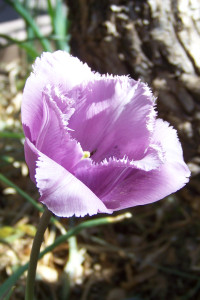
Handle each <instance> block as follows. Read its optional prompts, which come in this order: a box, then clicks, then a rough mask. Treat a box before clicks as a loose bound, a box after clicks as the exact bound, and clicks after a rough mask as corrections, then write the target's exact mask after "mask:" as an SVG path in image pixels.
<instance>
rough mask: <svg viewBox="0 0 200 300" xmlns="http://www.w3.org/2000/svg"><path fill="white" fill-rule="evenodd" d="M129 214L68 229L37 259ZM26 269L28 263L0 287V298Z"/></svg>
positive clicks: (101, 219)
mask: <svg viewBox="0 0 200 300" xmlns="http://www.w3.org/2000/svg"><path fill="white" fill-rule="evenodd" d="M130 217H131V214H130V213H125V214H122V215H119V216H116V217H105V218H97V219H93V220H89V221H85V222H82V223H81V224H79V225H77V226H76V227H74V228H72V229H70V230H69V231H68V232H67V233H66V234H64V235H61V236H59V237H58V238H57V239H56V240H55V242H54V243H53V244H51V245H50V246H48V247H46V248H45V249H44V250H43V251H42V252H40V255H39V259H41V258H42V257H43V256H44V255H45V254H47V253H48V252H51V251H53V250H54V249H55V248H56V247H57V246H59V245H60V244H62V243H64V242H66V241H67V240H68V239H69V238H70V237H72V236H75V235H77V234H78V233H79V232H80V231H81V230H83V229H86V228H90V227H94V226H102V225H107V224H111V223H115V222H120V221H122V220H124V219H126V218H130ZM27 269H28V263H27V264H25V265H23V266H22V267H20V268H19V269H18V270H17V271H16V272H15V273H14V274H13V275H11V276H10V277H9V278H8V279H7V280H6V281H5V282H4V283H3V284H2V285H1V286H0V297H3V296H5V294H6V293H7V291H8V290H10V288H11V287H12V286H13V285H14V284H15V283H16V281H17V280H18V279H19V278H20V277H21V276H22V275H23V273H24V272H25V271H26V270H27Z"/></svg>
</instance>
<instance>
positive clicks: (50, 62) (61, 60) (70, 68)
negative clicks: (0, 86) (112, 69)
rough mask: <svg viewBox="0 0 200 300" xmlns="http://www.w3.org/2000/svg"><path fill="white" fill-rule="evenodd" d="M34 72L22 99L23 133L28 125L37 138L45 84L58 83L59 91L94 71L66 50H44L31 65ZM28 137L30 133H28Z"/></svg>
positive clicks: (33, 136) (68, 88)
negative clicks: (51, 51)
mask: <svg viewBox="0 0 200 300" xmlns="http://www.w3.org/2000/svg"><path fill="white" fill-rule="evenodd" d="M33 69H34V72H33V73H32V74H31V75H30V77H29V78H28V79H27V81H26V85H25V88H24V92H23V101H22V123H23V126H24V131H25V134H26V132H27V131H26V130H27V128H29V130H30V133H31V139H32V140H36V138H37V135H38V133H39V131H40V127H41V123H42V112H43V103H42V101H41V99H42V93H43V90H44V87H46V86H47V85H48V84H50V85H52V86H56V87H59V88H60V90H61V91H62V92H64V91H65V92H67V91H68V90H71V89H72V88H73V87H74V86H76V85H79V84H80V83H82V82H83V81H85V80H87V79H89V78H92V77H93V76H94V73H93V72H92V71H91V69H90V68H89V67H88V66H87V65H86V64H83V63H82V62H81V61H80V60H79V59H78V58H75V57H72V56H70V55H69V54H68V53H67V52H65V51H56V52H54V53H48V52H47V53H43V54H42V56H41V58H37V59H36V61H35V64H34V66H33ZM29 138H30V136H29Z"/></svg>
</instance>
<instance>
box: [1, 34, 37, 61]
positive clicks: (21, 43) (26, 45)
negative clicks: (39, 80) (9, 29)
mask: <svg viewBox="0 0 200 300" xmlns="http://www.w3.org/2000/svg"><path fill="white" fill-rule="evenodd" d="M0 37H1V38H3V39H5V40H7V41H8V42H9V44H8V45H5V46H2V45H1V47H8V46H10V45H12V44H17V45H18V46H19V47H20V48H22V49H24V50H25V51H26V53H27V54H28V55H29V56H30V57H31V58H32V59H35V58H36V57H37V56H39V53H38V52H37V50H36V49H35V47H34V46H33V45H30V44H29V43H28V40H25V41H19V40H17V39H14V38H12V37H10V36H8V35H6V34H0Z"/></svg>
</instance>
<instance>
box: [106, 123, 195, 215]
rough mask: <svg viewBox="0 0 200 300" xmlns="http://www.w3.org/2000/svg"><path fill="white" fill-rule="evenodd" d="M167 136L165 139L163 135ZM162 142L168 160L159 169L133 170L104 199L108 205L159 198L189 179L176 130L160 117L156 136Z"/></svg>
mask: <svg viewBox="0 0 200 300" xmlns="http://www.w3.org/2000/svg"><path fill="white" fill-rule="evenodd" d="M163 137H164V138H163ZM153 141H154V142H155V143H158V142H161V145H162V147H163V149H164V150H165V158H166V161H165V163H164V164H162V165H161V167H160V168H159V169H157V170H152V171H150V172H145V171H143V170H133V169H132V171H131V173H129V174H127V177H125V178H124V180H123V181H122V182H121V183H120V184H118V185H117V186H116V188H115V189H113V190H112V191H111V192H110V193H109V194H107V195H106V196H105V197H104V198H103V199H102V201H103V202H104V204H105V205H106V207H107V208H110V209H113V210H119V209H123V208H128V207H133V206H136V205H143V204H148V203H152V202H155V201H157V200H160V199H162V198H164V197H166V196H168V195H169V194H171V193H174V192H176V191H177V190H179V189H180V188H182V187H183V186H184V185H185V184H186V183H187V182H188V180H189V176H190V171H189V169H188V167H187V165H186V164H185V162H184V160H183V154H182V148H181V145H180V142H179V141H178V138H177V134H176V130H174V129H173V128H171V127H169V124H168V123H167V122H163V121H162V120H157V122H156V126H155V133H154V136H153Z"/></svg>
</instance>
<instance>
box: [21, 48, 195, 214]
mask: <svg viewBox="0 0 200 300" xmlns="http://www.w3.org/2000/svg"><path fill="white" fill-rule="evenodd" d="M33 70H34V71H33V73H32V74H31V75H30V77H29V78H28V80H27V82H26V85H25V89H24V95H23V102H22V123H23V128H24V133H25V137H26V139H25V158H26V162H27V164H28V167H29V170H30V176H31V179H32V180H33V181H34V182H35V183H36V185H37V187H38V189H39V192H40V195H41V197H40V201H41V202H42V203H44V204H45V205H46V206H47V207H48V208H49V210H51V211H52V212H53V213H54V214H55V215H58V216H63V217H69V216H72V215H75V216H84V215H86V214H89V215H93V214H96V213H98V212H102V213H112V212H113V211H116V210H120V209H124V208H128V207H132V206H136V205H143V204H147V203H152V202H155V201H157V200H159V199H161V198H163V197H165V196H167V195H169V194H171V193H173V192H175V191H177V190H178V189H180V188H182V187H183V186H184V185H185V184H186V183H187V182H188V177H189V176H190V172H189V170H188V167H187V165H186V164H185V163H184V160H183V154H182V148H181V145H180V142H179V140H178V138H177V133H176V130H175V129H173V128H172V127H169V124H168V123H167V122H164V121H162V120H161V119H156V118H155V117H156V113H155V110H154V106H155V98H154V97H153V95H152V93H151V91H150V89H149V88H148V87H147V85H146V84H144V83H141V82H140V81H135V80H133V79H130V78H129V77H128V76H112V75H100V74H98V73H94V72H92V71H91V70H90V68H89V67H88V66H87V65H86V64H83V63H82V62H80V61H79V60H78V59H77V58H74V57H72V56H70V55H69V54H68V53H66V52H63V51H57V52H54V53H44V54H43V55H42V57H41V58H38V59H36V62H35V65H34V67H33Z"/></svg>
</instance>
